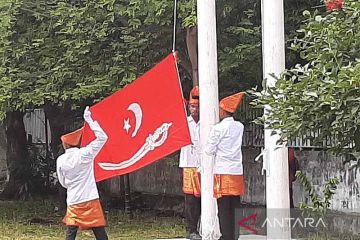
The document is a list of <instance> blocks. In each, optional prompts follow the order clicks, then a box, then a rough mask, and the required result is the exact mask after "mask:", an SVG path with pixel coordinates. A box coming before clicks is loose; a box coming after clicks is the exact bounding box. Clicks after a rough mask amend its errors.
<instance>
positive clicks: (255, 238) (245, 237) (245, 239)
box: [161, 235, 266, 240]
mask: <svg viewBox="0 0 360 240" xmlns="http://www.w3.org/2000/svg"><path fill="white" fill-rule="evenodd" d="M250 239H251V240H258V239H266V236H260V235H242V236H240V238H239V240H250ZM161 240H187V238H171V239H161Z"/></svg>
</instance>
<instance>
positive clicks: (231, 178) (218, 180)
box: [214, 174, 245, 198]
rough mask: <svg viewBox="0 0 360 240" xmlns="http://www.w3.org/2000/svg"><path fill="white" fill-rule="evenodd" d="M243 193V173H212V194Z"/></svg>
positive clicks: (238, 194) (240, 194) (217, 196)
mask: <svg viewBox="0 0 360 240" xmlns="http://www.w3.org/2000/svg"><path fill="white" fill-rule="evenodd" d="M243 195H245V181H244V176H243V175H225V174H215V175H214V196H215V198H221V197H222V196H243Z"/></svg>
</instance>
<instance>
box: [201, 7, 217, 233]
mask: <svg viewBox="0 0 360 240" xmlns="http://www.w3.org/2000/svg"><path fill="white" fill-rule="evenodd" d="M197 19H198V51H199V90H200V141H201V145H202V146H204V144H205V143H206V140H207V137H208V135H209V131H210V127H211V126H212V125H214V124H215V123H217V122H218V120H219V98H218V67H217V42H216V8H215V0H206V1H205V0H198V1H197ZM213 167H214V158H213V157H210V156H208V155H206V154H205V153H204V152H203V151H202V153H201V232H200V234H201V236H202V239H203V240H215V239H219V236H218V233H219V232H220V230H219V225H218V217H217V204H216V199H215V198H214V190H213V189H214V177H213Z"/></svg>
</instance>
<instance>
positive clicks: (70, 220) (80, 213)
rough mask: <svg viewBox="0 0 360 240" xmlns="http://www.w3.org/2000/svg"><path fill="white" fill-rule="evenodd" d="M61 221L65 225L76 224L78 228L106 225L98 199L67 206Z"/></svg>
mask: <svg viewBox="0 0 360 240" xmlns="http://www.w3.org/2000/svg"><path fill="white" fill-rule="evenodd" d="M63 222H64V223H65V224H66V226H78V227H79V228H80V229H89V228H93V227H104V226H105V225H106V221H105V217H104V213H103V210H102V208H101V203H100V201H99V199H94V200H91V201H88V202H83V203H79V204H75V205H72V206H68V207H67V210H66V215H65V217H64V219H63Z"/></svg>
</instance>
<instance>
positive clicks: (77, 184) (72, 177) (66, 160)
mask: <svg viewBox="0 0 360 240" xmlns="http://www.w3.org/2000/svg"><path fill="white" fill-rule="evenodd" d="M88 124H89V126H90V128H91V130H93V131H94V133H95V136H96V139H95V140H93V141H92V142H91V143H89V144H88V145H87V146H85V147H82V148H76V147H74V148H69V149H66V150H65V153H64V154H62V155H61V156H59V157H58V159H57V161H56V172H57V175H58V179H59V182H60V184H61V185H62V186H63V187H64V188H66V189H67V199H66V202H67V205H68V206H71V205H74V204H78V203H82V202H87V201H90V200H93V199H98V198H99V193H98V190H97V187H96V182H95V175H94V159H95V157H96V155H97V154H98V153H99V152H100V150H101V148H102V147H103V146H104V145H105V143H106V141H107V139H108V137H107V135H106V133H105V132H104V130H103V129H102V128H101V127H100V125H99V123H98V122H97V121H89V122H88Z"/></svg>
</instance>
